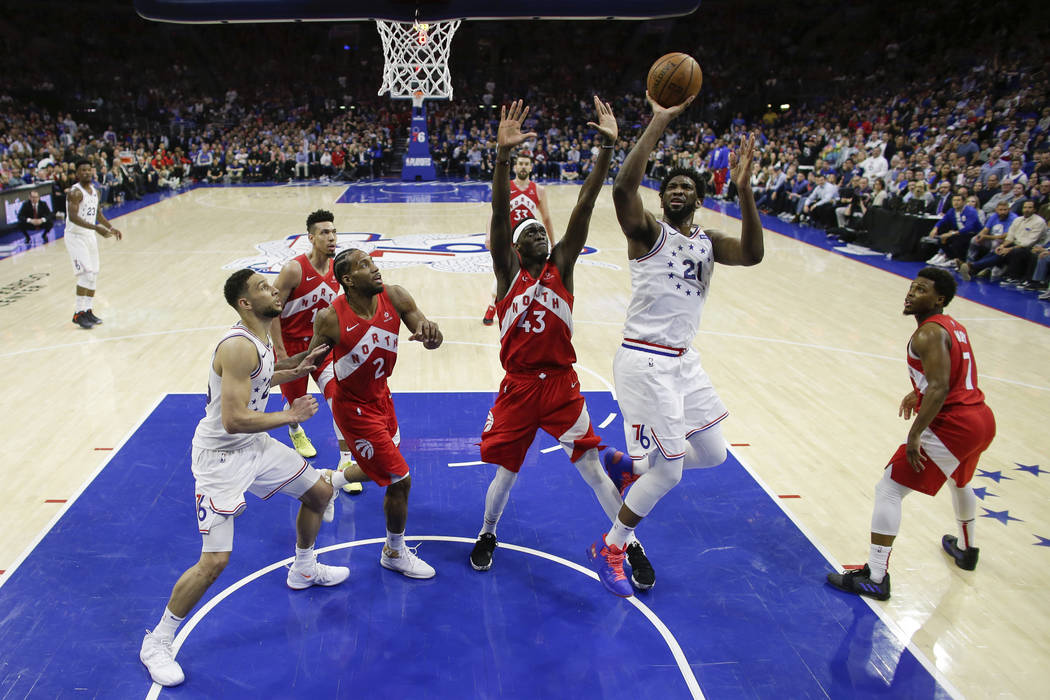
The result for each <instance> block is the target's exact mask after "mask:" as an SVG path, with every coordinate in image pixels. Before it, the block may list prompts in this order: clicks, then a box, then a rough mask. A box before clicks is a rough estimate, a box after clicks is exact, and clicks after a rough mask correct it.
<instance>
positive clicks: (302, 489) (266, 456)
mask: <svg viewBox="0 0 1050 700" xmlns="http://www.w3.org/2000/svg"><path fill="white" fill-rule="evenodd" d="M191 468H192V470H193V477H194V479H196V485H195V487H194V492H195V495H196V497H195V499H194V501H195V505H196V508H197V527H198V530H200V532H201V534H202V535H204V537H205V551H230V550H229V549H213V548H209V541H208V533H209V532H210V531H211V530H212V529H213V528H215V527H216V526H218V525H220V524H222V523H223V522H224V521H225V520H226V519H228V518H234V517H236V516H238V515H240V514H241V513H243V512H244V509H245V508H246V506H247V504H246V502H245V498H244V494H245V492H246V491H249V492H251V493H253V494H255V495H256V496H258V497H259V498H261V499H263V500H266V499H267V498H270V496H273V495H274V494H275V493H277V492H281V493H284V494H287V495H289V496H291V497H292V498H299V497H301V496H302V495H303V494H304V493H306V492H307V491H309V490H310V487H312V486H313V485H314V484H315V483H317V480H318V479H320V478H321V474H320V472H318V471H317V470H316V469H314V468H313V467H311V466H310V465H309V464H307V462H306V460H304V459H303V458H302V457H300V456H299V454H298V453H297V452H296V451H295V450H293V449H292V448H290V447H288V446H287V445H285V444H284V443H281V442H278V441H277V440H274V439H273V438H272V437H270V436H269V435H267V434H265V433H262V434H260V435H259V437H258V439H256V440H255V441H253V442H252V443H251V444H250V445H248V446H247V447H244V448H242V449H239V450H228V451H227V450H205V449H201V448H199V447H194V448H193V451H192V457H191ZM224 529H225V528H224ZM213 544H214V543H213ZM223 544H224V545H225V544H226V543H223ZM230 544H231V545H232V531H231V534H230Z"/></svg>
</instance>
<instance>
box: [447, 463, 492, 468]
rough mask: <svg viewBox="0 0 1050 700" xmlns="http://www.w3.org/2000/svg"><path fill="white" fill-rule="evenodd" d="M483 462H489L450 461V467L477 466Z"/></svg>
mask: <svg viewBox="0 0 1050 700" xmlns="http://www.w3.org/2000/svg"><path fill="white" fill-rule="evenodd" d="M482 464H488V462H449V463H448V466H450V467H477V466H479V465H482Z"/></svg>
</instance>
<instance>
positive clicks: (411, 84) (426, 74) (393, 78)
mask: <svg viewBox="0 0 1050 700" xmlns="http://www.w3.org/2000/svg"><path fill="white" fill-rule="evenodd" d="M459 23H460V20H458V19H452V20H443V21H431V22H425V23H424V22H391V21H387V20H376V26H377V27H378V28H379V37H380V38H381V39H382V40H383V58H384V60H385V65H384V66H383V85H382V87H380V88H379V94H380V95H382V94H383V93H386V92H389V93H390V97H391V98H393V99H410V98H411V99H413V101H414V102H415V101H420V102H421V100H422V99H424V98H451V97H452V77H451V76H450V75H449V72H448V57H449V53H450V50H451V47H452V36H453V35H454V34H455V33H456V30H457V29H459ZM419 93H422V95H421V96H420V95H419Z"/></svg>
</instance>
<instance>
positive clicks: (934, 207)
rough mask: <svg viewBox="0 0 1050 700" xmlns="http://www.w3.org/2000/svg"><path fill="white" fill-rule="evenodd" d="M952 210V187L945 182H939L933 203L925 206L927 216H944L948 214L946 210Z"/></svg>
mask: <svg viewBox="0 0 1050 700" xmlns="http://www.w3.org/2000/svg"><path fill="white" fill-rule="evenodd" d="M951 208H952V186H951V183H949V182H948V181H947V180H941V182H940V184H939V185H937V194H936V195H934V197H933V201H932V202H930V203H929V204H927V205H926V213H927V214H937V215H938V216H944V215H945V214H947V213H948V210H949V209H951Z"/></svg>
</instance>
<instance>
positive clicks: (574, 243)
mask: <svg viewBox="0 0 1050 700" xmlns="http://www.w3.org/2000/svg"><path fill="white" fill-rule="evenodd" d="M594 108H595V111H596V112H597V114H598V123H595V122H587V125H588V126H591V127H594V128H595V129H597V130H598V132H599V133H600V134H601V138H602V145H601V148H600V149H599V150H598V158H597V159H595V161H594V167H593V168H592V169H591V172H590V174H589V175H588V176H587V179H586V180H584V181H583V186H582V187H581V188H580V193H579V195H578V196H577V197H576V206H575V207H573V210H572V214H571V215H570V216H569V224H568V227H567V228H566V229H565V235H564V236H563V237H562V239H561V240H560V241H558V243H557V245H555V246H554V249H553V250H552V251H551V261H552V262H553V263H554V264H555V266H557V268H558V272H559V273H560V274H561V278H562V282H564V284H565V287H566V289H568V290H569V292H572V271H573V267H574V266H575V265H576V259H577V258H578V257H579V256H580V251H582V250H583V246H584V245H586V243H587V232H588V230H589V229H590V225H591V214H592V212H593V211H594V202H595V201H596V200H597V199H598V193H599V192H601V190H602V185H603V184H605V177H606V175H608V174H609V164H610V163H611V162H612V152H613V148H614V146H615V145H616V137H617V135H618V133H619V132H618V129H617V126H616V115H614V114H613V111H612V107H611V106H610V105H609V103H608V102H602V101H601V100H600V99H598V96H597V95H595V97H594Z"/></svg>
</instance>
